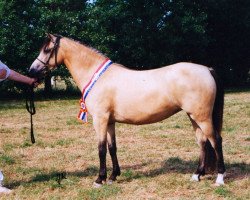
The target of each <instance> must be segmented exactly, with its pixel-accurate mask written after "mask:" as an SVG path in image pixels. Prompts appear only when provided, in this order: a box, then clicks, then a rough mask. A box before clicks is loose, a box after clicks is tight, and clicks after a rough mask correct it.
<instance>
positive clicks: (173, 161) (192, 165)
mask: <svg viewBox="0 0 250 200" xmlns="http://www.w3.org/2000/svg"><path fill="white" fill-rule="evenodd" d="M225 165H226V170H227V171H226V179H227V180H229V181H234V180H240V179H243V178H247V177H249V176H250V165H249V164H247V163H244V162H241V163H226V164H225ZM197 166H198V161H185V160H182V159H180V158H179V157H173V158H169V159H167V160H166V161H165V162H164V164H163V165H162V166H161V167H160V168H156V169H153V170H149V171H146V172H145V171H143V172H141V171H133V173H131V175H130V176H129V177H126V176H125V180H123V181H122V182H126V181H127V182H130V181H131V180H132V179H140V178H143V177H144V178H148V177H149V178H150V177H156V176H159V175H162V174H168V173H180V174H190V175H191V174H192V173H194V172H195V170H196V168H197ZM127 169H129V167H128V166H127ZM131 169H132V170H133V167H131ZM214 174H217V172H214ZM208 175H211V173H210V174H208Z"/></svg>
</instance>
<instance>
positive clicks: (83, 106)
mask: <svg viewBox="0 0 250 200" xmlns="http://www.w3.org/2000/svg"><path fill="white" fill-rule="evenodd" d="M111 64H112V61H111V60H109V59H106V60H105V61H104V62H103V63H102V64H101V65H100V67H98V69H97V70H96V72H95V73H94V75H93V76H92V78H91V79H90V81H89V82H88V84H87V85H86V86H85V87H84V88H83V92H82V98H81V99H80V106H81V109H80V112H79V114H78V119H80V120H82V121H83V122H84V123H87V122H88V119H87V117H88V111H87V108H86V104H85V100H86V98H87V96H88V94H89V92H90V90H91V89H92V88H93V86H94V85H95V83H96V82H97V80H98V79H99V78H100V77H101V76H102V75H103V73H104V72H105V71H106V70H107V69H108V68H109V66H110V65H111Z"/></svg>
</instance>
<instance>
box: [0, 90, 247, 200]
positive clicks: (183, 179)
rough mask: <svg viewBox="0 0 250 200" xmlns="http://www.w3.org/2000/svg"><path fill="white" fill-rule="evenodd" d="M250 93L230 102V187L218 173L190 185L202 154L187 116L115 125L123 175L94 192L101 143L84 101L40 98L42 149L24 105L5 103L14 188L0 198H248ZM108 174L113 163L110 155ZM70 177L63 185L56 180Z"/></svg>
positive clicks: (1, 160)
mask: <svg viewBox="0 0 250 200" xmlns="http://www.w3.org/2000/svg"><path fill="white" fill-rule="evenodd" d="M249 105H250V93H249V92H247V91H244V92H238V93H233V92H230V93H228V94H226V96H225V110H224V113H225V116H224V126H223V139H224V140H223V145H224V154H225V163H226V168H227V177H226V179H225V182H226V185H225V186H221V187H215V186H214V181H215V178H216V174H212V175H207V176H205V177H202V180H201V181H200V182H199V183H193V182H190V177H191V174H192V173H193V172H194V170H195V169H196V166H197V161H198V151H199V148H198V146H197V144H196V143H195V135H194V132H193V129H192V126H191V123H190V122H189V119H188V117H187V116H186V114H185V113H183V112H180V113H178V114H176V115H174V116H172V117H171V118H169V119H167V120H164V121H163V122H159V123H156V124H150V125H144V126H132V125H125V124H117V128H116V131H117V145H118V159H119V162H120V165H121V170H122V174H121V176H120V177H118V180H117V182H116V183H114V184H113V185H104V187H102V188H99V189H95V188H93V187H92V184H93V181H94V180H95V179H96V176H97V174H98V167H99V159H98V151H97V139H96V134H95V133H94V129H93V127H92V125H91V124H92V123H91V120H90V123H89V124H88V125H83V124H81V123H79V122H78V120H77V119H76V115H77V114H78V109H79V107H78V99H75V98H73V99H68V98H67V99H66V98H61V99H60V100H56V99H53V100H39V101H37V102H36V108H37V114H36V115H34V129H35V136H36V143H35V144H33V145H32V144H31V142H30V138H29V134H30V133H29V131H30V129H29V128H30V124H29V122H30V121H29V115H28V113H27V111H26V110H25V102H24V101H22V100H18V101H14V100H8V101H1V103H0V144H1V149H0V168H2V170H3V172H4V175H5V185H6V186H8V187H9V188H11V189H13V193H12V194H10V195H5V196H4V195H2V196H0V198H1V199H136V200H137V199H242V200H243V199H250V192H249V191H250V177H249V172H250V167H249V166H250V106H249ZM107 166H108V174H110V173H111V166H112V164H111V161H110V157H109V155H107ZM62 173H63V174H65V175H66V179H64V178H63V179H61V180H60V181H58V179H59V178H58V177H59V176H58V174H62Z"/></svg>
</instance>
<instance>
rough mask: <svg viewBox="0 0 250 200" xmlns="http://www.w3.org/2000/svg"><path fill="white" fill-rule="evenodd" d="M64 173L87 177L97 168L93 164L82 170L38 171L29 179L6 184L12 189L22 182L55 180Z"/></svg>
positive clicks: (96, 171)
mask: <svg viewBox="0 0 250 200" xmlns="http://www.w3.org/2000/svg"><path fill="white" fill-rule="evenodd" d="M62 173H64V174H65V175H66V178H67V177H70V176H75V177H88V176H94V175H96V174H97V173H98V168H97V167H95V166H91V167H88V168H86V169H85V170H83V171H74V172H59V171H53V172H50V173H39V174H37V175H35V176H34V177H33V178H32V179H31V180H29V181H17V182H13V183H10V184H8V185H7V187H8V188H10V189H13V188H16V187H18V186H20V185H23V184H30V183H36V182H48V181H50V180H55V181H56V180H57V179H58V176H60V174H62Z"/></svg>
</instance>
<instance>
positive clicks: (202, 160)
mask: <svg viewBox="0 0 250 200" xmlns="http://www.w3.org/2000/svg"><path fill="white" fill-rule="evenodd" d="M200 151H201V152H200V157H199V164H198V168H197V170H196V172H195V174H198V175H199V177H200V176H204V175H205V155H206V153H205V142H202V143H201V150H200Z"/></svg>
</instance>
